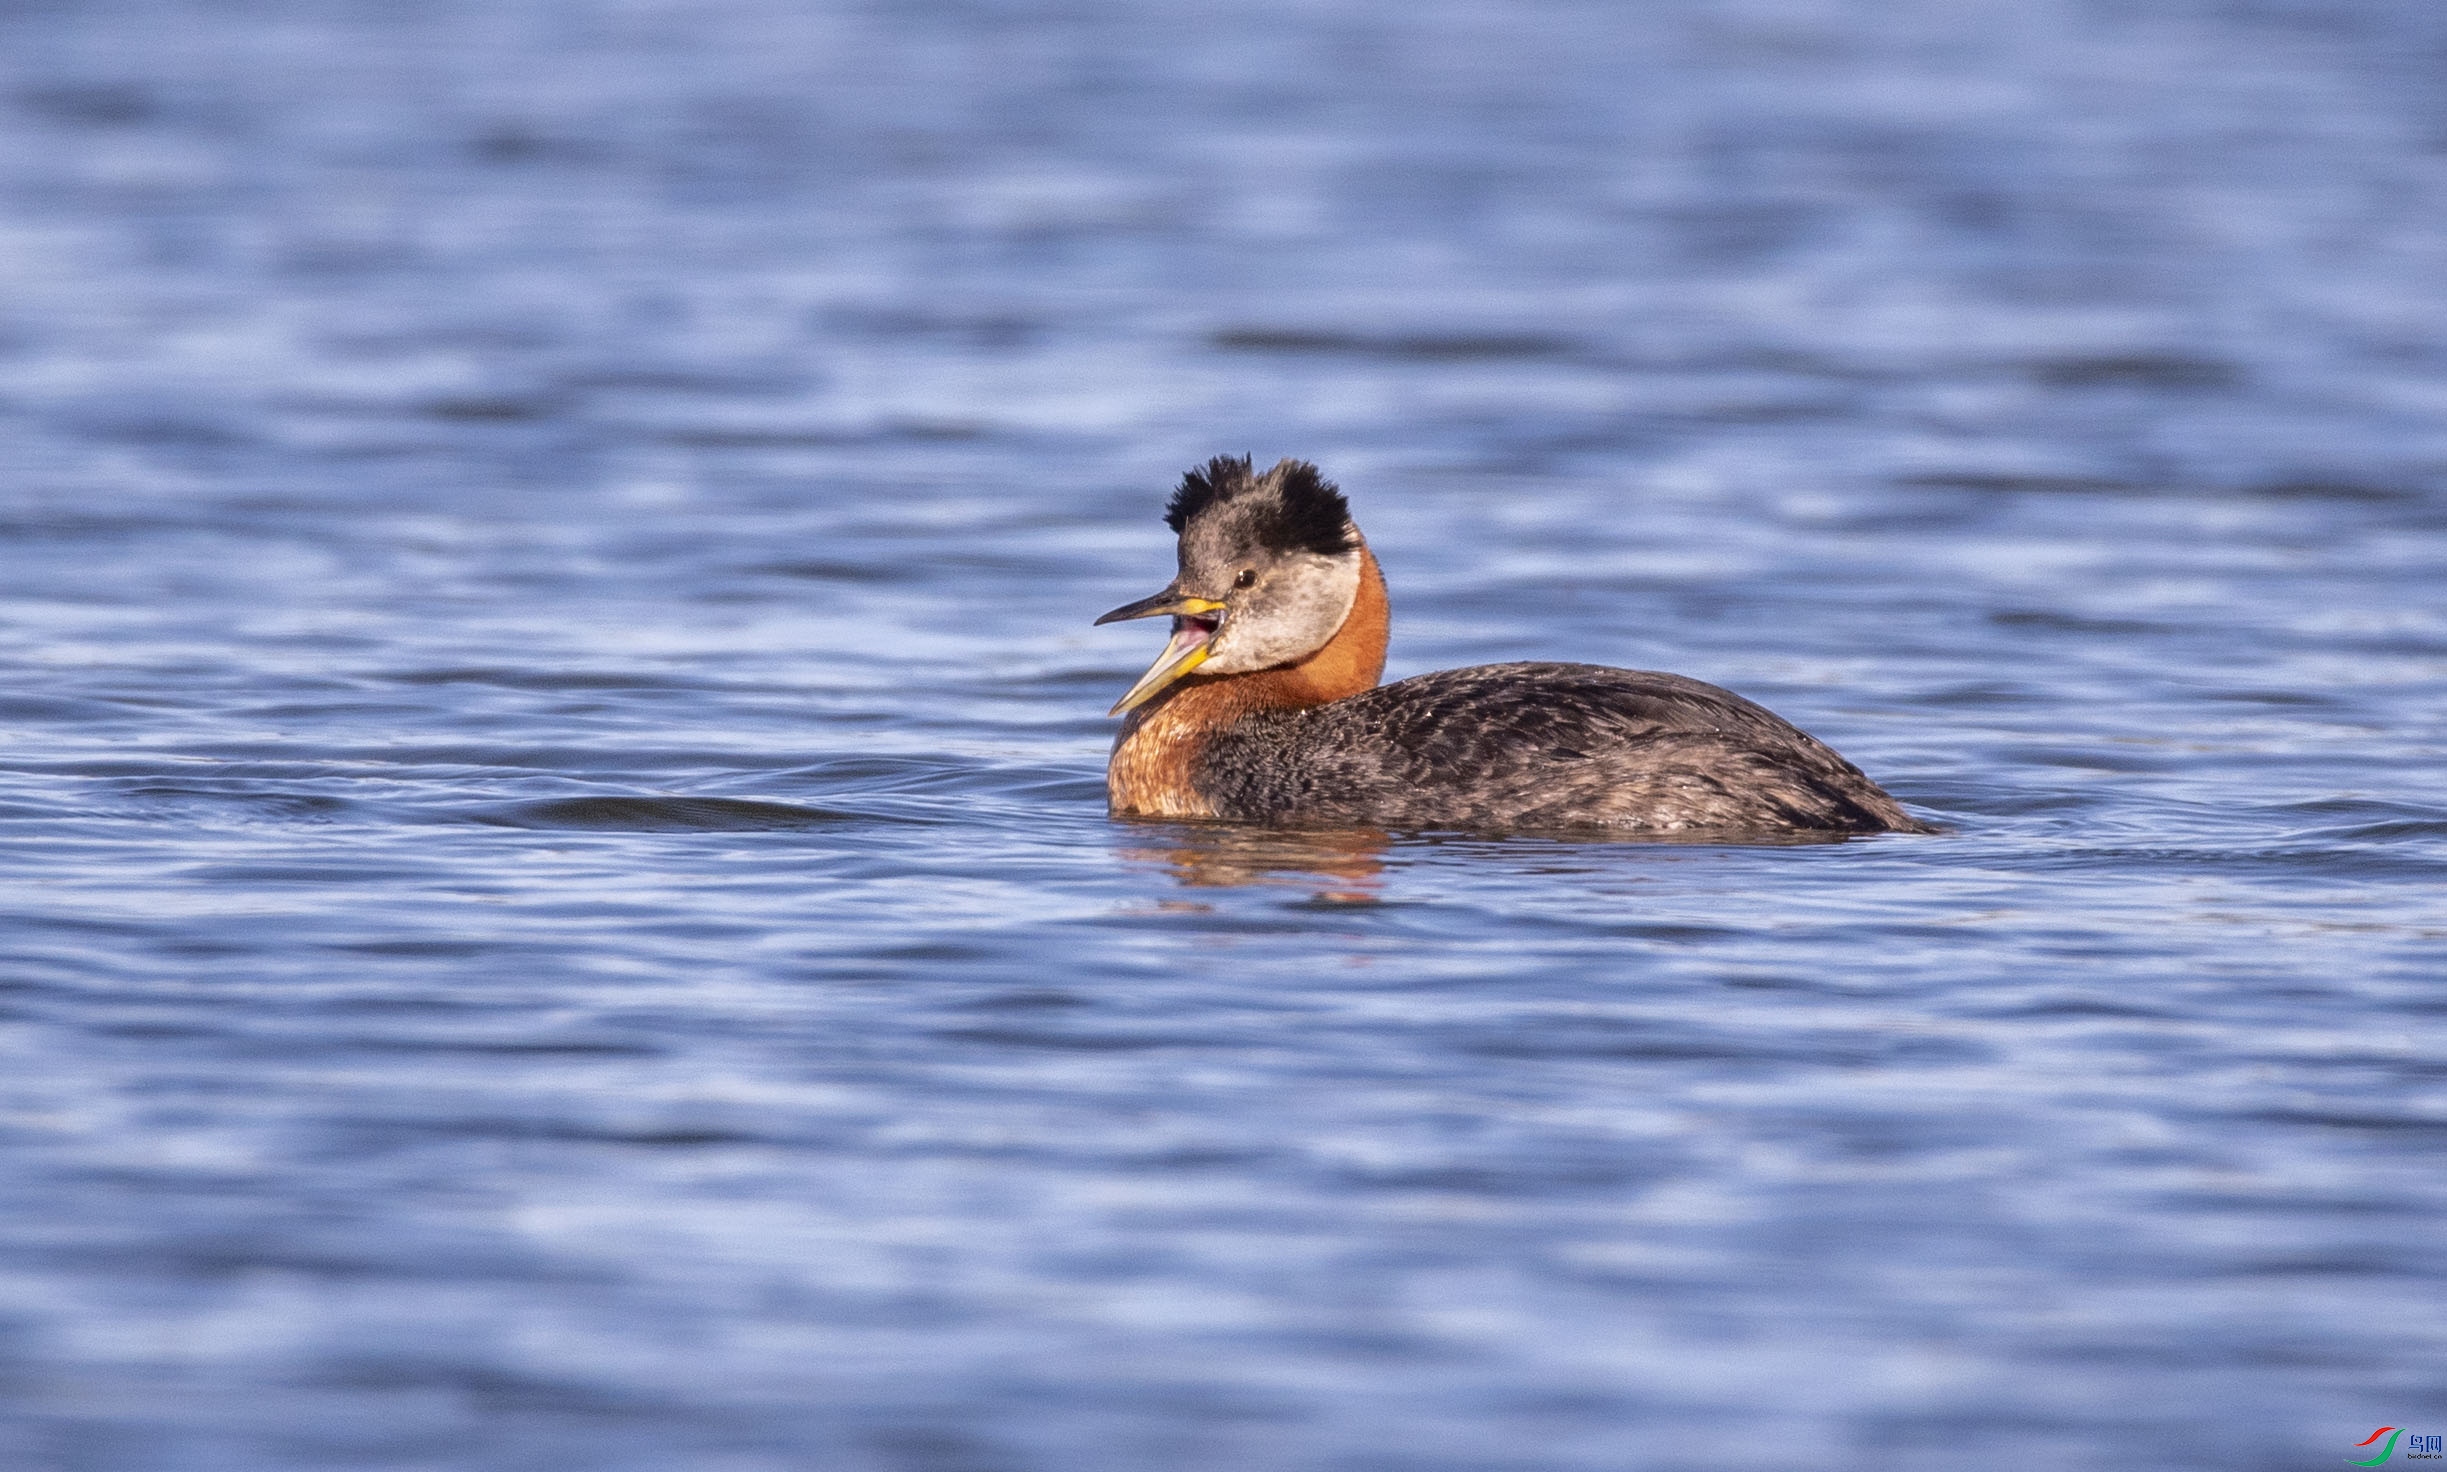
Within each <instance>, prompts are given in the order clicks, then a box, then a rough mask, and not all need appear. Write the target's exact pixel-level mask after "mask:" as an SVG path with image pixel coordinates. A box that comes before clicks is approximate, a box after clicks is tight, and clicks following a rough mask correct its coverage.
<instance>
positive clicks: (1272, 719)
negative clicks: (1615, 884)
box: [1096, 456, 1932, 834]
mask: <svg viewBox="0 0 2447 1472" xmlns="http://www.w3.org/2000/svg"><path fill="white" fill-rule="evenodd" d="M1164 520H1165V523H1166V524H1167V525H1168V526H1170V527H1171V528H1172V529H1173V530H1174V531H1175V532H1177V533H1179V534H1180V539H1181V540H1180V565H1181V573H1180V576H1178V577H1176V578H1174V579H1173V580H1172V583H1171V585H1170V586H1168V587H1166V588H1165V589H1164V591H1162V592H1161V593H1158V594H1156V595H1155V596H1154V597H1152V598H1142V599H1140V600H1139V601H1138V602H1136V603H1130V604H1125V605H1123V606H1122V607H1120V608H1116V609H1114V610H1113V611H1112V612H1111V613H1108V614H1106V615H1105V616H1104V617H1102V618H1100V619H1098V620H1097V621H1096V622H1098V623H1100V624H1108V623H1113V622H1115V621H1117V620H1120V619H1129V618H1153V617H1156V616H1157V615H1159V614H1169V615H1170V616H1171V617H1172V621H1173V636H1172V642H1171V643H1169V644H1167V645H1166V646H1165V647H1164V652H1163V653H1162V654H1160V655H1158V656H1157V657H1156V662H1155V663H1154V664H1153V665H1150V666H1149V667H1148V670H1147V673H1146V674H1144V675H1142V676H1140V677H1139V681H1138V683H1137V684H1135V685H1133V686H1131V687H1130V690H1129V693H1127V694H1125V695H1123V696H1122V698H1121V700H1120V701H1119V702H1118V703H1116V704H1115V705H1114V707H1113V711H1112V714H1114V715H1122V714H1124V713H1125V712H1126V713H1127V715H1128V719H1127V720H1125V721H1124V722H1123V724H1122V729H1121V734H1120V735H1119V736H1118V737H1117V738H1115V740H1114V743H1113V759H1112V763H1111V765H1110V766H1109V768H1108V769H1107V771H1106V778H1105V787H1106V792H1107V795H1108V796H1109V798H1110V800H1111V803H1112V810H1113V812H1114V814H1115V815H1116V816H1139V817H1161V818H1225V819H1235V820H1240V821H1244V822H1257V823H1274V824H1283V825H1291V826H1300V827H1353V826H1364V827H1383V828H1396V829H1421V828H1441V829H1475V830H1481V831H1486V830H1505V829H1511V830H1564V829H1573V828H1610V829H1616V830H1621V831H1631V832H1645V833H1667V832H1696V831H1702V830H1705V831H1709V832H1724V833H1753V834H1799V833H1879V832H1890V831H1891V832H1902V833H1925V832H1930V831H1932V830H1931V829H1930V828H1929V826H1928V825H1927V824H1925V823H1922V822H1921V821H1919V820H1918V819H1916V818H1914V817H1912V815H1911V814H1909V813H1906V812H1905V811H1904V810H1903V809H1902V807H1901V806H1899V805H1898V804H1897V803H1896V802H1895V800H1894V799H1893V798H1891V797H1889V796H1887V795H1886V794H1885V793H1884V792H1883V791H1880V790H1879V788H1878V786H1877V784H1876V783H1874V782H1872V781H1870V780H1869V779H1868V778H1867V777H1865V776H1863V775H1861V771H1860V769H1859V768H1858V767H1855V766H1853V765H1852V763H1850V762H1848V761H1845V760H1844V759H1843V758H1842V757H1840V756H1838V755H1836V754H1835V753H1834V752H1833V751H1832V750H1830V749H1828V748H1827V747H1826V746H1825V745H1823V744H1821V743H1820V742H1819V741H1817V740H1816V739H1814V738H1812V737H1811V736H1809V735H1807V734H1805V733H1803V732H1802V731H1800V730H1798V729H1796V728H1794V727H1793V726H1791V725H1789V724H1787V723H1786V722H1785V721H1783V720H1782V719H1780V718H1778V717H1777V716H1776V715H1774V714H1773V713H1771V712H1769V711H1767V710H1764V709H1762V708H1761V707H1759V706H1756V705H1753V704H1751V703H1750V702H1749V701H1747V700H1744V699H1743V698H1742V697H1740V696H1739V695H1735V694H1734V693H1732V692H1731V691H1728V690H1719V689H1717V688H1716V687H1715V686H1714V685H1705V684H1702V683H1700V682H1699V681H1697V680H1689V679H1685V678H1683V677H1682V676H1680V675H1662V674H1655V673H1652V672H1650V671H1647V670H1619V669H1610V668H1607V667H1605V666H1603V665H1592V664H1491V665H1480V666H1478V667H1476V668H1473V669H1462V670H1442V671H1439V672H1437V673H1435V674H1432V675H1418V676H1414V677H1413V678H1411V679H1407V680H1402V681H1398V682H1396V683H1394V684H1391V685H1383V686H1380V685H1378V684H1377V678H1378V677H1379V676H1380V675H1382V674H1383V673H1384V670H1385V634H1386V621H1387V608H1386V602H1385V579H1384V576H1383V575H1382V574H1381V573H1380V572H1379V571H1378V570H1377V565H1376V558H1375V557H1374V556H1373V555H1372V554H1371V553H1370V552H1369V550H1368V543H1367V541H1366V539H1365V538H1363V537H1361V536H1360V533H1359V528H1358V527H1357V526H1355V525H1353V524H1352V521H1351V510H1350V507H1349V505H1348V504H1347V503H1346V502H1345V501H1344V500H1343V496H1342V493H1341V492H1340V491H1339V490H1337V489H1335V487H1334V486H1333V485H1331V484H1330V483H1328V482H1327V481H1326V480H1325V479H1324V478H1323V477H1322V476H1320V475H1319V474H1318V471H1317V467H1316V466H1314V465H1311V464H1308V463H1307V462H1305V461H1300V460H1285V461H1283V462H1281V463H1280V464H1278V465H1276V466H1275V467H1274V468H1273V469H1272V470H1269V471H1267V472H1265V473H1264V474H1263V475H1260V474H1256V473H1253V471H1252V469H1251V463H1250V461H1249V460H1248V459H1247V458H1246V457H1244V458H1242V459H1239V460H1233V459H1229V458H1225V457H1222V456H1218V457H1217V458H1215V459H1214V460H1211V461H1209V462H1208V463H1207V464H1206V466H1205V467H1204V468H1203V469H1199V470H1193V471H1191V472H1190V473H1189V474H1187V475H1185V476H1183V477H1182V479H1181V488H1180V489H1179V490H1177V491H1175V492H1174V493H1173V497H1172V501H1171V504H1169V505H1168V506H1167V507H1166V508H1165V512H1164Z"/></svg>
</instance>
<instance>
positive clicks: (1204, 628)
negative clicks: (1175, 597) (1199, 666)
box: [1164, 618, 1215, 664]
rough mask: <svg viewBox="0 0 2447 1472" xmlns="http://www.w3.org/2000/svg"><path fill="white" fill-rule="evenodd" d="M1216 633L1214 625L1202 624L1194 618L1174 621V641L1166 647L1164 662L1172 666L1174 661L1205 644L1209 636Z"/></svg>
mask: <svg viewBox="0 0 2447 1472" xmlns="http://www.w3.org/2000/svg"><path fill="white" fill-rule="evenodd" d="M1214 632H1215V626H1214V625H1213V624H1209V623H1200V622H1199V621H1198V620H1196V619H1194V618H1177V619H1174V620H1173V641H1172V642H1171V643H1170V644H1167V645H1165V646H1164V662H1165V663H1166V664H1171V663H1172V662H1173V661H1174V660H1176V659H1179V658H1180V657H1181V656H1183V655H1185V654H1187V653H1189V652H1190V651H1191V650H1193V649H1195V648H1197V647H1198V646H1199V645H1201V644H1204V643H1205V642H1206V641H1207V636H1209V635H1210V634H1213V633H1214Z"/></svg>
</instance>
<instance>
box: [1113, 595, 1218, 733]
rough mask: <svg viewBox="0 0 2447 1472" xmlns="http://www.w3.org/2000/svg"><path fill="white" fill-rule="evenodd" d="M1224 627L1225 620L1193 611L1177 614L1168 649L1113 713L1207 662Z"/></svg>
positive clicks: (1143, 700) (1141, 702)
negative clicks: (1217, 633) (1217, 632)
mask: <svg viewBox="0 0 2447 1472" xmlns="http://www.w3.org/2000/svg"><path fill="white" fill-rule="evenodd" d="M1221 627H1223V620H1222V619H1220V618H1207V617H1204V616H1201V615H1198V614H1192V613H1177V614H1174V615H1173V636H1172V642H1170V643H1168V644H1166V645H1165V646H1164V652H1163V653H1162V654H1159V655H1157V656H1156V662H1155V663H1154V664H1151V665H1149V666H1148V667H1147V673H1145V674H1143V675H1141V676H1139V682H1138V683H1137V684H1135V685H1133V686H1131V687H1130V691H1129V693H1128V694H1126V695H1124V696H1123V697H1122V698H1121V699H1120V700H1119V701H1116V702H1115V703H1114V706H1113V709H1112V711H1111V712H1109V714H1112V715H1120V714H1121V713H1122V712H1123V711H1126V710H1130V709H1132V708H1134V707H1136V706H1140V705H1144V704H1146V703H1147V702H1148V701H1149V700H1152V699H1153V698H1155V695H1156V692H1158V691H1160V690H1162V689H1164V688H1165V687H1166V686H1168V685H1170V684H1172V683H1173V681H1175V680H1178V679H1180V678H1181V677H1182V676H1183V675H1186V674H1188V673H1189V672H1190V671H1192V670H1194V669H1196V668H1198V666H1200V665H1202V664H1204V663H1206V659H1207V656H1208V655H1209V654H1211V653H1213V652H1214V648H1215V631H1216V630H1217V629H1219V628H1221Z"/></svg>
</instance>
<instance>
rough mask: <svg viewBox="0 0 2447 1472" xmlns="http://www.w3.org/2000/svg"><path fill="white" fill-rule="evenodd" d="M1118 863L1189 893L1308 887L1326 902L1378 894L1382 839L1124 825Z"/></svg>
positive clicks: (1335, 832)
mask: <svg viewBox="0 0 2447 1472" xmlns="http://www.w3.org/2000/svg"><path fill="white" fill-rule="evenodd" d="M1131 830H1132V831H1131V832H1130V833H1129V835H1128V838H1129V839H1130V840H1132V841H1131V842H1129V843H1128V844H1127V846H1125V847H1124V848H1123V849H1122V850H1121V855H1122V857H1123V858H1125V859H1130V860H1133V861H1135V862H1138V863H1150V864H1161V865H1163V866H1164V867H1165V868H1166V869H1168V870H1170V871H1171V873H1172V876H1173V878H1174V879H1175V880H1177V881H1178V882H1179V883H1180V884H1181V885H1182V886H1183V887H1185V888H1188V889H1232V888H1239V887H1241V886H1244V885H1252V884H1278V885H1285V886H1290V887H1313V889H1314V892H1313V895H1312V897H1313V898H1314V899H1316V900H1319V901H1322V902H1324V903H1328V904H1337V905H1372V904H1375V903H1377V902H1378V901H1379V900H1381V899H1382V898H1383V897H1384V887H1385V879H1384V876H1385V850H1386V849H1387V847H1388V846H1390V845H1391V843H1392V841H1393V840H1392V839H1391V837H1390V836H1389V835H1387V834H1384V833H1381V832H1378V831H1376V830H1374V829H1368V828H1331V829H1284V828H1256V827H1249V826H1246V825H1242V824H1225V823H1146V824H1133V825H1131Z"/></svg>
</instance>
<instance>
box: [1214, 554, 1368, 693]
mask: <svg viewBox="0 0 2447 1472" xmlns="http://www.w3.org/2000/svg"><path fill="white" fill-rule="evenodd" d="M1265 591H1266V592H1267V595H1268V596H1267V597H1265V598H1264V599H1262V600H1261V601H1259V602H1257V603H1254V604H1252V605H1250V606H1249V607H1248V608H1246V609H1241V610H1236V611H1234V612H1233V613H1232V614H1231V615H1229V616H1228V617H1226V618H1225V619H1224V624H1223V632H1222V633H1221V634H1220V635H1218V636H1217V637H1216V640H1215V652H1214V654H1213V655H1212V656H1211V657H1210V658H1209V659H1208V660H1207V664H1206V668H1207V669H1208V670H1210V671H1212V672H1214V673H1216V674H1226V675H1229V674H1246V673H1248V672H1249V671H1251V670H1265V669H1273V668H1274V667H1276V666H1277V665H1286V664H1292V663H1295V662H1297V661H1299V660H1301V659H1304V658H1306V657H1307V656H1309V655H1311V654H1314V653H1316V652H1317V651H1318V650H1319V649H1322V648H1324V647H1325V644H1326V641H1327V640H1329V639H1332V638H1333V637H1334V635H1335V633H1336V632H1337V631H1338V630H1340V629H1341V628H1342V623H1343V620H1344V619H1346V618H1349V617H1350V616H1351V605H1352V603H1353V602H1354V601H1356V600H1357V599H1358V597H1359V554H1358V553H1357V552H1353V553H1351V554H1349V555H1348V556H1344V557H1318V556H1307V555H1304V556H1297V557H1291V558H1286V559H1285V560H1284V562H1283V564H1282V566H1280V567H1279V568H1278V569H1277V570H1276V572H1275V574H1274V576H1273V577H1272V578H1270V579H1269V580H1268V585H1267V587H1266V590H1265Z"/></svg>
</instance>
